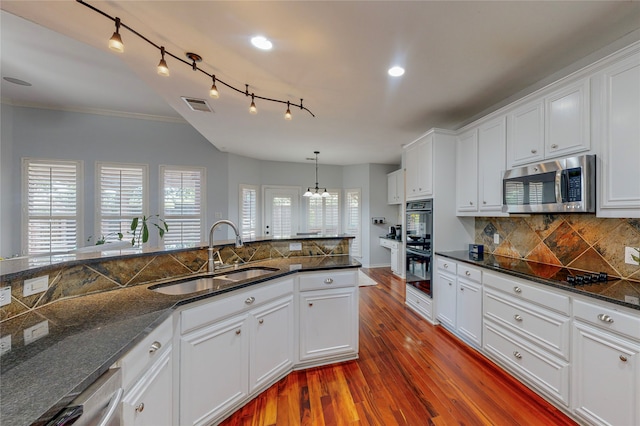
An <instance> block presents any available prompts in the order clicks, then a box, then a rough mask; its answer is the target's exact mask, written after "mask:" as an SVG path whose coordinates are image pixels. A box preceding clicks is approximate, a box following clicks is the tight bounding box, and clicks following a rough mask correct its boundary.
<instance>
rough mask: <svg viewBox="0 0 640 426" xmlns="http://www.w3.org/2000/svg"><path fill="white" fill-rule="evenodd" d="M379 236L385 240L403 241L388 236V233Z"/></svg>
mask: <svg viewBox="0 0 640 426" xmlns="http://www.w3.org/2000/svg"><path fill="white" fill-rule="evenodd" d="M378 238H381V239H383V240H391V241H397V242H399V243H401V242H402V240H399V239H398V238H391V237H388V236H386V235H380V236H379V237H378Z"/></svg>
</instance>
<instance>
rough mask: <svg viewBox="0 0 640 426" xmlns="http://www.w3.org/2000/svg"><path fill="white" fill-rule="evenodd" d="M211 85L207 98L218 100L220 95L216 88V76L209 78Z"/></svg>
mask: <svg viewBox="0 0 640 426" xmlns="http://www.w3.org/2000/svg"><path fill="white" fill-rule="evenodd" d="M211 79H212V80H213V83H212V84H211V90H209V96H211V97H212V98H213V99H218V98H219V97H220V93H219V92H218V88H217V87H216V76H215V75H213V76H211Z"/></svg>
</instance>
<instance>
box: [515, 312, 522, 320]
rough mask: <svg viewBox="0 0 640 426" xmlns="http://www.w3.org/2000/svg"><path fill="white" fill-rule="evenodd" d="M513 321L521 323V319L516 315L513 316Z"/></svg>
mask: <svg viewBox="0 0 640 426" xmlns="http://www.w3.org/2000/svg"><path fill="white" fill-rule="evenodd" d="M513 319H514V320H516V321H522V317H521V316H520V315H518V314H515V315H514V316H513Z"/></svg>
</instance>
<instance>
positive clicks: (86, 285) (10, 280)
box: [0, 237, 350, 322]
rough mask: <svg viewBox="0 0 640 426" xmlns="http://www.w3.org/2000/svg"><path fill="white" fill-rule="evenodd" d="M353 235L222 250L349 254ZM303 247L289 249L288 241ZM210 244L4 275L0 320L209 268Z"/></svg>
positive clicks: (230, 254)
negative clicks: (7, 293)
mask: <svg viewBox="0 0 640 426" xmlns="http://www.w3.org/2000/svg"><path fill="white" fill-rule="evenodd" d="M349 241H350V238H341V237H336V238H324V239H317V240H313V239H301V240H293V239H292V240H281V241H280V240H270V241H256V242H249V243H246V244H245V245H244V246H243V247H240V248H235V247H233V246H223V247H220V248H218V249H219V251H220V257H221V258H222V261H223V262H224V263H226V264H230V265H233V264H236V263H237V264H238V265H243V264H246V263H251V262H257V261H261V260H267V259H278V258H294V257H308V256H337V255H345V254H349ZM292 242H295V243H299V244H300V247H301V250H294V251H291V250H289V248H290V247H291V246H290V243H292ZM207 259H208V252H207V249H206V248H197V249H191V250H182V251H175V252H167V253H155V254H153V255H149V254H146V255H130V256H123V257H117V256H116V257H114V258H112V259H110V258H104V259H92V260H88V261H81V262H73V263H69V264H65V263H61V264H59V265H52V266H50V267H47V268H39V269H37V270H35V271H25V272H23V273H19V274H11V275H8V276H3V277H2V278H0V287H6V286H11V304H9V305H6V306H2V307H0V322H2V321H5V320H8V319H11V318H14V317H16V316H18V315H23V314H26V313H28V312H31V311H33V310H36V309H37V308H40V307H43V306H46V305H48V304H50V303H52V302H55V301H57V300H60V299H63V298H67V297H75V296H81V295H85V294H91V293H98V292H103V291H109V290H115V289H119V288H127V287H133V286H137V285H141V284H148V283H151V282H155V281H158V280H166V279H172V278H181V277H185V276H189V275H192V274H195V273H200V272H206V271H207ZM43 275H48V281H49V288H48V289H47V290H46V291H45V292H42V293H38V294H34V295H31V296H23V286H24V281H25V280H27V279H31V278H36V277H41V276H43Z"/></svg>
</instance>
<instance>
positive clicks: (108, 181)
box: [96, 163, 147, 239]
mask: <svg viewBox="0 0 640 426" xmlns="http://www.w3.org/2000/svg"><path fill="white" fill-rule="evenodd" d="M96 170H97V173H98V191H97V192H98V194H99V197H100V202H99V205H98V207H97V212H96V214H97V216H98V218H99V219H98V223H99V230H98V236H105V237H109V236H113V235H114V234H117V233H123V234H126V233H127V232H130V231H131V220H132V219H133V218H134V217H141V216H142V215H144V214H146V212H147V206H146V198H147V197H146V193H147V166H146V165H144V164H139V165H124V164H107V163H97V165H96ZM114 238H117V237H114ZM125 239H126V237H125Z"/></svg>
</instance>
